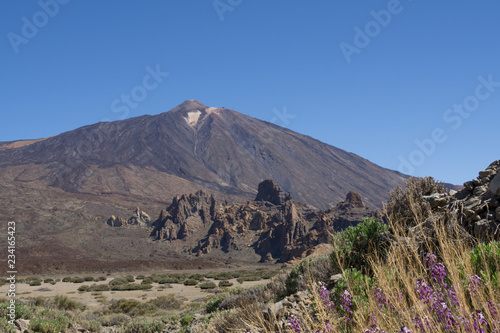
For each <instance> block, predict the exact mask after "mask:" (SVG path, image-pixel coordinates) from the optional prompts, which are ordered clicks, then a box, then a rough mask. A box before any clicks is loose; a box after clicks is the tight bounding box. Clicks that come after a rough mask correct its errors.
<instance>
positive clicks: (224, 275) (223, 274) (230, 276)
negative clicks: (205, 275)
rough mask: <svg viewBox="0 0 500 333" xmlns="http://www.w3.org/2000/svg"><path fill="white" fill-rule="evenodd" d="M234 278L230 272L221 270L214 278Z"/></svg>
mask: <svg viewBox="0 0 500 333" xmlns="http://www.w3.org/2000/svg"><path fill="white" fill-rule="evenodd" d="M229 279H232V275H231V273H230V272H220V273H217V274H215V276H214V280H229Z"/></svg>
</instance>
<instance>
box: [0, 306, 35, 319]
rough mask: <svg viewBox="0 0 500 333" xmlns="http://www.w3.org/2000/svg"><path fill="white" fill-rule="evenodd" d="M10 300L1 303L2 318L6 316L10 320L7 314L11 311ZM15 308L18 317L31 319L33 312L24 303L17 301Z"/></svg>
mask: <svg viewBox="0 0 500 333" xmlns="http://www.w3.org/2000/svg"><path fill="white" fill-rule="evenodd" d="M9 306H10V302H5V303H2V304H0V318H5V319H8V320H10V318H9V317H7V315H8V314H9V313H10V309H9ZM14 308H15V310H16V319H20V318H22V319H30V318H31V316H32V312H31V311H29V310H28V309H27V308H26V307H25V306H24V305H23V304H21V303H19V302H16V303H15V305H14Z"/></svg>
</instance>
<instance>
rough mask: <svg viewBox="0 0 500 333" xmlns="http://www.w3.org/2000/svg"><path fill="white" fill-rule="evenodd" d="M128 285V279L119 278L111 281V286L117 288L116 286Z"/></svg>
mask: <svg viewBox="0 0 500 333" xmlns="http://www.w3.org/2000/svg"><path fill="white" fill-rule="evenodd" d="M126 283H128V281H127V279H125V278H123V277H119V278H114V279H113V280H111V281H109V283H108V284H109V285H110V286H116V285H120V284H126Z"/></svg>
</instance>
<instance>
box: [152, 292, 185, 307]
mask: <svg viewBox="0 0 500 333" xmlns="http://www.w3.org/2000/svg"><path fill="white" fill-rule="evenodd" d="M148 303H151V304H154V305H155V306H156V307H157V308H159V309H163V310H179V309H181V307H182V303H183V302H182V301H180V300H177V299H176V298H175V295H173V294H169V295H165V296H160V297H157V298H155V299H152V300H150V301H148Z"/></svg>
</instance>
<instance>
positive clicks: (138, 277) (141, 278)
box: [135, 275, 146, 280]
mask: <svg viewBox="0 0 500 333" xmlns="http://www.w3.org/2000/svg"><path fill="white" fill-rule="evenodd" d="M145 278H146V277H145V276H144V275H137V276H136V277H135V279H136V280H144V279H145Z"/></svg>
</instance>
